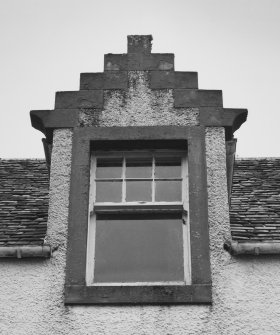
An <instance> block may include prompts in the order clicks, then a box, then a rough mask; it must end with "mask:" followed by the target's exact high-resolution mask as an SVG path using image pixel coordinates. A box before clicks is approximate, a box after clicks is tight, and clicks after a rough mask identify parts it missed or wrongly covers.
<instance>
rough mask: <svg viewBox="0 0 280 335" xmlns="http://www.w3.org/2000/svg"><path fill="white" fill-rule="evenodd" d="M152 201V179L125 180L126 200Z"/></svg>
mask: <svg viewBox="0 0 280 335" xmlns="http://www.w3.org/2000/svg"><path fill="white" fill-rule="evenodd" d="M128 201H152V181H128V180H127V181H126V202H128Z"/></svg>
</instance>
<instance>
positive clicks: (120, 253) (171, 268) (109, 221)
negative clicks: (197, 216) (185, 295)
mask: <svg viewBox="0 0 280 335" xmlns="http://www.w3.org/2000/svg"><path fill="white" fill-rule="evenodd" d="M183 264H184V261H183V238H182V219H181V217H180V215H166V214H165V215H155V214H154V215H153V216H151V215H149V217H147V215H143V214H142V215H140V214H137V215H136V214H135V215H132V214H130V215H128V214H127V215H119V216H113V215H100V216H98V217H97V221H96V244H95V268H94V282H99V283H100V282H101V283H106V282H124V283H125V282H153V281H159V282H161V281H183V280H184V266H183Z"/></svg>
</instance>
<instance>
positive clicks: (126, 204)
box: [86, 149, 191, 286]
mask: <svg viewBox="0 0 280 335" xmlns="http://www.w3.org/2000/svg"><path fill="white" fill-rule="evenodd" d="M131 157H133V158H135V157H137V158H141V157H142V158H148V157H149V158H151V161H152V174H151V176H150V178H148V177H147V178H141V179H140V178H137V177H135V178H127V177H126V176H125V171H126V167H127V166H126V161H127V158H131ZM170 157H171V158H174V157H176V158H180V159H181V160H180V167H181V174H180V177H172V178H156V177H155V169H156V158H167V159H168V158H170ZM100 158H121V159H122V166H121V177H120V178H106V179H105V178H101V180H106V181H108V180H110V181H111V180H117V179H120V180H121V181H122V185H121V186H122V187H121V193H122V196H121V198H122V201H121V202H98V201H96V192H97V190H96V181H99V180H98V178H97V177H96V171H97V170H96V169H97V159H100ZM90 162H91V163H90V191H89V210H88V213H89V217H88V238H87V266H86V285H87V286H122V285H124V286H133V285H137V286H141V285H142V286H147V285H149V286H151V285H155V286H159V285H160V286H163V285H186V284H188V285H189V284H190V283H191V268H190V237H189V235H190V234H189V218H188V207H189V206H188V164H187V151H186V150H184V151H183V150H180V151H179V150H175V149H165V150H164V149H146V150H145V149H143V150H133V149H132V150H129V151H128V150H113V151H92V152H91V157H90ZM131 179H137V180H151V182H152V184H151V186H152V188H151V195H152V201H126V182H127V180H131ZM157 180H180V182H181V201H168V202H167V201H155V188H156V186H155V183H156V181H157ZM112 213H113V214H116V215H118V214H124V213H133V214H135V215H137V214H142V213H146V214H154V213H156V214H161V213H166V214H172V213H178V214H181V215H182V248H183V267H184V269H183V271H184V280H183V281H172V282H166V281H157V282H152V281H150V282H149V281H148V282H141V281H137V282H124V283H119V282H111V283H97V282H94V267H95V261H94V260H95V241H96V220H97V215H98V214H112Z"/></svg>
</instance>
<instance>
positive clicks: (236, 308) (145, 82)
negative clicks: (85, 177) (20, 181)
mask: <svg viewBox="0 0 280 335" xmlns="http://www.w3.org/2000/svg"><path fill="white" fill-rule="evenodd" d="M136 45H137V44H136ZM147 45H148V47H147V48H148V49H149V44H147ZM161 64H163V65H162V66H165V67H168V64H165V65H164V63H161ZM110 66H113V67H114V64H113V63H112V62H111V63H110ZM165 67H164V68H165ZM148 75H149V73H148V72H146V71H142V70H139V71H134V70H133V71H131V72H129V74H128V90H127V91H126V93H124V92H121V91H119V90H109V91H108V92H105V95H104V107H102V108H85V109H80V110H79V116H78V119H79V121H78V122H79V126H83V127H85V126H89V125H93V124H94V125H96V126H104V127H105V126H106V127H107V126H116V125H118V126H127V125H130V126H135V125H155V124H157V125H166V124H169V122H170V123H173V124H180V125H192V126H195V125H198V124H199V108H196V107H189V108H184V109H183V110H181V113H179V112H178V111H177V110H176V109H175V108H174V107H173V106H174V105H173V103H174V100H173V99H174V94H172V91H171V89H160V90H159V91H157V92H154V91H153V90H151V88H149V85H151V82H150V80H151V79H149V76H148ZM205 132H206V158H207V178H208V213H209V229H210V250H211V271H212V282H213V304H212V306H209V305H208V306H206V305H177V306H174V305H170V306H160V305H159V306H145V305H143V306H102V307H100V306H65V305H64V297H63V292H64V280H65V261H66V245H67V225H68V208H69V189H70V175H71V154H72V129H71V127H68V128H67V127H66V128H59V127H58V128H57V129H55V130H54V132H53V149H52V157H51V175H50V205H49V221H48V233H47V242H48V243H49V244H51V246H52V247H54V248H55V251H54V252H53V256H52V257H51V258H50V259H48V260H44V261H42V260H12V261H11V260H1V263H0V267H1V270H0V271H1V276H0V296H1V301H2V309H1V312H0V333H1V334H14V335H29V334H30V335H31V334H32V335H38V334H42V335H44V334H46V335H47V334H48V335H49V334H53V335H58V334H65V335H66V334H67V335H68V334H70V335H71V334H73V335H80V334H81V335H82V334H83V335H84V334H87V335H90V334H91V335H93V334H108V335H109V334H110V335H112V334H113V335H114V334H139V335H140V334H143V335H144V334H145V335H146V334H170V335H171V334H174V335H177V334H178V335H179V334H207V335H212V334H213V335H214V334H216V335H220V334H226V335H231V334H232V335H236V334H254V335H255V334H278V332H279V331H280V321H279V320H280V315H279V311H280V299H279V296H280V267H279V259H278V258H276V257H275V258H273V257H259V258H253V257H252V258H243V259H242V258H238V259H236V258H233V257H232V256H231V255H230V254H228V253H227V252H226V251H224V249H223V244H224V242H225V240H227V239H229V238H230V225H229V208H228V194H227V177H226V150H225V128H224V127H223V126H220V127H219V126H211V127H210V126H209V127H206V128H205Z"/></svg>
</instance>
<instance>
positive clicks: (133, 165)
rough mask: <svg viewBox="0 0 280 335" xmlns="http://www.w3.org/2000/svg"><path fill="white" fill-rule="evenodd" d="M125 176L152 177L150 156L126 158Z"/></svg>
mask: <svg viewBox="0 0 280 335" xmlns="http://www.w3.org/2000/svg"><path fill="white" fill-rule="evenodd" d="M126 178H152V158H151V157H148V158H144V157H139V158H126Z"/></svg>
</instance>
